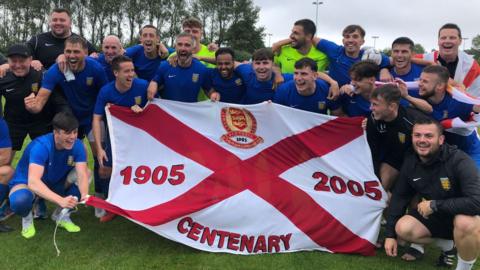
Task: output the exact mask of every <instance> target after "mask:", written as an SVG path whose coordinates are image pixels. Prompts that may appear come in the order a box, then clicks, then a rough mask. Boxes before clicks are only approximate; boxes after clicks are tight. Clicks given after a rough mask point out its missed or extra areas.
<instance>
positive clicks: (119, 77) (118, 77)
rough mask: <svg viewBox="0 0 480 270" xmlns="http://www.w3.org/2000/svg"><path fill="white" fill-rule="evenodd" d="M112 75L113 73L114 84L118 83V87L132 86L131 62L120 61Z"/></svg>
mask: <svg viewBox="0 0 480 270" xmlns="http://www.w3.org/2000/svg"><path fill="white" fill-rule="evenodd" d="M113 75H115V84H118V85H119V86H120V88H122V89H130V88H132V83H133V78H135V67H134V66H133V62H131V61H126V62H123V63H120V65H119V68H118V70H114V71H113Z"/></svg>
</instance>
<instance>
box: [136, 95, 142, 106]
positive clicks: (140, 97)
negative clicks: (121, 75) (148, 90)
mask: <svg viewBox="0 0 480 270" xmlns="http://www.w3.org/2000/svg"><path fill="white" fill-rule="evenodd" d="M135 104H137V105H140V104H142V96H136V97H135Z"/></svg>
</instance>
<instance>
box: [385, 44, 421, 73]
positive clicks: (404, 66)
mask: <svg viewBox="0 0 480 270" xmlns="http://www.w3.org/2000/svg"><path fill="white" fill-rule="evenodd" d="M414 46H415V44H414V43H413V41H412V40H411V39H409V38H408V37H399V38H397V39H395V40H394V41H393V43H392V62H393V67H392V68H391V69H390V73H391V74H392V76H393V77H394V78H400V79H402V80H403V81H405V82H413V81H418V80H419V79H420V73H422V70H423V68H424V67H423V66H420V65H417V64H415V63H412V57H413V54H414V52H413V49H414Z"/></svg>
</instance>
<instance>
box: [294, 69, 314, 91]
mask: <svg viewBox="0 0 480 270" xmlns="http://www.w3.org/2000/svg"><path fill="white" fill-rule="evenodd" d="M293 79H294V81H295V86H296V88H297V91H298V93H300V95H302V94H303V95H309V94H311V93H312V92H313V91H315V80H316V79H317V72H315V71H313V70H312V69H311V68H310V67H309V66H306V67H302V68H296V69H295V71H294V73H293Z"/></svg>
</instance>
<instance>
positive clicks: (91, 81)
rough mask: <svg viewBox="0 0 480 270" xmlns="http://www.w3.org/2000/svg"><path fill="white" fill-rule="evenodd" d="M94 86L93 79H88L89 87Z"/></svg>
mask: <svg viewBox="0 0 480 270" xmlns="http://www.w3.org/2000/svg"><path fill="white" fill-rule="evenodd" d="M92 85H93V77H87V86H92Z"/></svg>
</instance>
